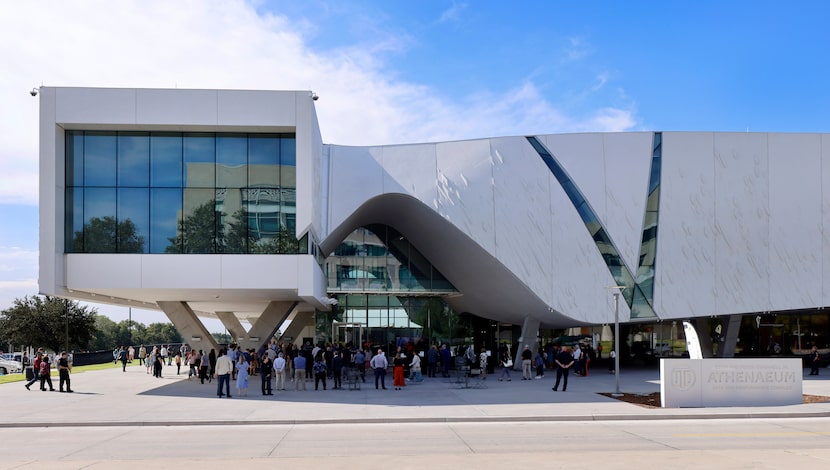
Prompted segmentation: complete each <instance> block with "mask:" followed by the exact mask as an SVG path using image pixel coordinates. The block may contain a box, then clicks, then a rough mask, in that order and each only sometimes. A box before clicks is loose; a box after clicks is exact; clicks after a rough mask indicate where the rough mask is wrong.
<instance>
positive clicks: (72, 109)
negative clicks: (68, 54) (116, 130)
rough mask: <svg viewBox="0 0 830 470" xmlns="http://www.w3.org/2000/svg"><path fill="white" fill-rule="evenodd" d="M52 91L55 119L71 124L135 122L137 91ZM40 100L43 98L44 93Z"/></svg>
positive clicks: (58, 89)
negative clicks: (53, 94)
mask: <svg viewBox="0 0 830 470" xmlns="http://www.w3.org/2000/svg"><path fill="white" fill-rule="evenodd" d="M52 90H54V93H55V116H54V118H55V122H60V123H71V124H85V123H104V124H133V123H134V122H135V116H136V90H133V89H118V88H52ZM41 92H42V91H41ZM41 99H43V96H42V95H41ZM42 118H43V117H42Z"/></svg>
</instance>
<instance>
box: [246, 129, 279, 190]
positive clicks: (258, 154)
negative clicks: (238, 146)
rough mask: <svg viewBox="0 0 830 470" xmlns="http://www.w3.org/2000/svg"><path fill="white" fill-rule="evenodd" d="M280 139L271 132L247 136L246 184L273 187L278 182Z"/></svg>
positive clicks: (254, 186) (255, 186)
mask: <svg viewBox="0 0 830 470" xmlns="http://www.w3.org/2000/svg"><path fill="white" fill-rule="evenodd" d="M279 165H280V139H279V138H278V137H277V136H275V135H271V134H251V135H249V136H248V186H250V187H252V188H258V187H268V188H275V187H277V186H279V184H280V166H279Z"/></svg>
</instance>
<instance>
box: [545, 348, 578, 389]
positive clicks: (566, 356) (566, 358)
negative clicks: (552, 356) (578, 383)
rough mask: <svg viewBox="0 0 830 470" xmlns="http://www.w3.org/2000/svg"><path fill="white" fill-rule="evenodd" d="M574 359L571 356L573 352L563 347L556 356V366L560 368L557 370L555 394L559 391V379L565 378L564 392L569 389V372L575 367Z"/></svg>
mask: <svg viewBox="0 0 830 470" xmlns="http://www.w3.org/2000/svg"><path fill="white" fill-rule="evenodd" d="M574 362H575V361H574V357H573V355H571V352H570V351H568V347H567V346H562V349H561V350H560V351H559V354H557V355H556V365H557V366H558V367H557V369H556V383H555V384H554V385H553V388H552V389H551V390H553V391H554V392H556V391H557V389H558V388H559V379H561V378H562V376H563V375H564V376H565V383H564V384H563V385H562V391H563V392H564V391H566V390H567V389H568V370H570V368H571V366H572V365H574Z"/></svg>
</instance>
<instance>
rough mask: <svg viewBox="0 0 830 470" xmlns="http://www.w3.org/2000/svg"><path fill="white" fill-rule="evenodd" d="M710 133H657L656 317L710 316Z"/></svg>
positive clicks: (712, 193) (712, 197)
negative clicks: (660, 135) (660, 173)
mask: <svg viewBox="0 0 830 470" xmlns="http://www.w3.org/2000/svg"><path fill="white" fill-rule="evenodd" d="M713 146H714V138H713V135H712V133H697V132H688V133H679V132H664V133H663V177H662V185H661V194H660V229H659V235H658V241H657V267H656V271H657V272H656V276H657V279H658V280H657V281H656V282H655V292H654V296H655V309H656V310H657V315H658V316H660V317H662V318H683V317H694V316H705V315H714V314H716V313H719V312H717V311H716V309H715V273H714V269H715V226H714V221H715V183H714V153H713Z"/></svg>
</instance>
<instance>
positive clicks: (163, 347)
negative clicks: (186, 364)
mask: <svg viewBox="0 0 830 470" xmlns="http://www.w3.org/2000/svg"><path fill="white" fill-rule="evenodd" d="M168 352H169V351H168V349H167V345H166V344H162V345H161V365H164V363H165V362H167V354H168Z"/></svg>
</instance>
